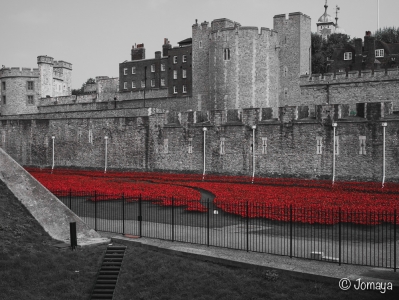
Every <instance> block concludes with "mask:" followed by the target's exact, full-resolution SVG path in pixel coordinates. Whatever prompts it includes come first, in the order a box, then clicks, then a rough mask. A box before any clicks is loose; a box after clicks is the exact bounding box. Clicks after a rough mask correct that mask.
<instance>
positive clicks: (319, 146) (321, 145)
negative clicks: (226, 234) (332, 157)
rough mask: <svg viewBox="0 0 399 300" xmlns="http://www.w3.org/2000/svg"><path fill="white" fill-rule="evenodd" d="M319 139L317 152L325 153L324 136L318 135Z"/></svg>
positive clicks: (317, 138)
mask: <svg viewBox="0 0 399 300" xmlns="http://www.w3.org/2000/svg"><path fill="white" fill-rule="evenodd" d="M316 140H317V154H322V153H323V138H322V137H321V136H318V137H316Z"/></svg>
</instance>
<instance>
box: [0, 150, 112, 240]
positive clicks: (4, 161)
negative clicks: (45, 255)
mask: <svg viewBox="0 0 399 300" xmlns="http://www.w3.org/2000/svg"><path fill="white" fill-rule="evenodd" d="M0 180H2V181H3V182H4V183H5V184H6V185H7V187H8V188H9V189H10V190H11V192H12V193H13V194H14V195H15V196H16V197H17V198H18V199H19V200H20V201H21V203H22V204H23V205H24V206H25V207H26V208H27V209H28V210H29V212H30V213H31V214H32V216H33V217H34V218H35V219H36V220H37V221H38V222H39V224H40V225H41V226H42V227H43V228H44V230H45V231H46V232H48V234H49V235H50V236H51V237H52V238H54V239H56V240H59V241H63V242H68V241H69V238H70V232H69V223H70V222H76V230H77V236H78V245H84V244H93V243H100V242H107V241H109V239H104V238H101V236H100V235H99V234H98V233H97V232H96V231H94V230H93V229H91V228H90V227H89V226H87V224H86V223H84V222H83V221H82V220H81V219H80V218H79V217H78V216H77V215H76V214H74V213H73V212H72V211H71V210H70V209H69V208H68V207H67V206H65V205H64V204H63V203H62V202H61V201H60V200H58V198H57V197H55V196H54V195H53V194H52V193H51V192H50V191H49V190H48V189H46V188H45V187H44V186H43V185H41V184H40V183H39V182H38V181H37V180H36V179H35V178H33V177H32V176H31V175H30V174H29V173H28V172H27V171H26V170H25V169H24V168H22V167H21V166H20V165H19V164H18V163H17V162H16V161H15V160H14V159H12V157H10V156H9V155H8V154H7V153H6V152H4V150H3V149H1V148H0Z"/></svg>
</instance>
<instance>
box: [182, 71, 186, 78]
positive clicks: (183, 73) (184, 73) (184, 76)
mask: <svg viewBox="0 0 399 300" xmlns="http://www.w3.org/2000/svg"><path fill="white" fill-rule="evenodd" d="M181 77H183V78H187V70H186V69H183V72H182V76H181Z"/></svg>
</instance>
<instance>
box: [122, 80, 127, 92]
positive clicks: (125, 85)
mask: <svg viewBox="0 0 399 300" xmlns="http://www.w3.org/2000/svg"><path fill="white" fill-rule="evenodd" d="M123 89H124V90H127V82H126V81H125V82H124V83H123Z"/></svg>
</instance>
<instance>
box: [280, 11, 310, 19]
mask: <svg viewBox="0 0 399 300" xmlns="http://www.w3.org/2000/svg"><path fill="white" fill-rule="evenodd" d="M298 16H299V17H305V18H307V19H310V17H309V16H308V15H305V14H304V13H301V12H293V13H289V14H288V18H287V15H286V14H279V15H275V16H274V17H273V18H274V19H284V20H289V19H294V18H297V17H298Z"/></svg>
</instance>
